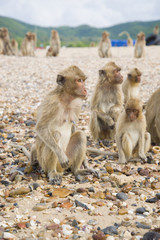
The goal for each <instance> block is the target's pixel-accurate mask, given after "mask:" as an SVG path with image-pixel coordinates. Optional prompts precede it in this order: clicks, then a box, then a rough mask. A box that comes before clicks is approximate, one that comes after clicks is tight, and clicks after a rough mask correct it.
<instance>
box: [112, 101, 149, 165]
mask: <svg viewBox="0 0 160 240" xmlns="http://www.w3.org/2000/svg"><path fill="white" fill-rule="evenodd" d="M142 109H143V108H142V102H141V101H140V100H139V99H138V98H130V99H129V100H128V102H127V103H126V106H125V109H124V111H123V112H122V113H121V114H120V115H119V117H118V120H117V123H116V144H117V148H118V154H119V161H118V162H119V163H126V162H128V161H129V160H130V159H131V158H132V157H133V156H137V155H138V157H139V158H140V159H142V160H143V161H146V156H145V153H146V152H147V151H148V150H149V148H150V144H151V138H150V134H149V133H148V132H146V119H145V116H144V114H143V113H142ZM134 154H136V155H134Z"/></svg>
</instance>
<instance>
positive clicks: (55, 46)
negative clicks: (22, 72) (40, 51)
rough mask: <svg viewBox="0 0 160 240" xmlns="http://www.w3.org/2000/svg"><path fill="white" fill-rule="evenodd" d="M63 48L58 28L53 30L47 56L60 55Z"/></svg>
mask: <svg viewBox="0 0 160 240" xmlns="http://www.w3.org/2000/svg"><path fill="white" fill-rule="evenodd" d="M60 48H61V41H60V38H59V34H58V32H57V31H56V30H52V31H51V37H50V48H49V49H48V51H47V53H46V56H50V57H51V56H54V57H56V56H58V54H59V52H60Z"/></svg>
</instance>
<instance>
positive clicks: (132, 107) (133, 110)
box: [125, 98, 143, 122]
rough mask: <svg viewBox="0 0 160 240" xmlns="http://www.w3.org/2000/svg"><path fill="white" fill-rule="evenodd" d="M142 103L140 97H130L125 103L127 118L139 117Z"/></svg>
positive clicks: (133, 119) (130, 119)
mask: <svg viewBox="0 0 160 240" xmlns="http://www.w3.org/2000/svg"><path fill="white" fill-rule="evenodd" d="M142 109H143V105H142V102H141V100H140V99H138V98H130V99H129V100H128V101H127V103H126V105H125V112H126V117H127V120H129V121H131V122H132V121H135V120H136V119H141V116H142Z"/></svg>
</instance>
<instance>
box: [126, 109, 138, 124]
mask: <svg viewBox="0 0 160 240" xmlns="http://www.w3.org/2000/svg"><path fill="white" fill-rule="evenodd" d="M126 115H127V118H128V120H129V121H131V122H133V121H135V120H136V119H137V118H138V116H139V110H138V109H134V108H133V109H132V108H127V109H126Z"/></svg>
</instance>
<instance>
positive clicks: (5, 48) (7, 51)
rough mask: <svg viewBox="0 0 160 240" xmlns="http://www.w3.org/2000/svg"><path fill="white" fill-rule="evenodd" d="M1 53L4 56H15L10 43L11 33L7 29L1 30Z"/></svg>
mask: <svg viewBox="0 0 160 240" xmlns="http://www.w3.org/2000/svg"><path fill="white" fill-rule="evenodd" d="M0 40H1V43H0V45H1V46H0V49H1V50H0V51H1V52H2V54H4V55H14V53H13V51H12V47H11V43H10V37H9V32H8V29H7V28H0Z"/></svg>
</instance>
